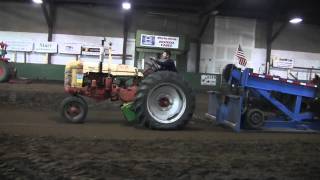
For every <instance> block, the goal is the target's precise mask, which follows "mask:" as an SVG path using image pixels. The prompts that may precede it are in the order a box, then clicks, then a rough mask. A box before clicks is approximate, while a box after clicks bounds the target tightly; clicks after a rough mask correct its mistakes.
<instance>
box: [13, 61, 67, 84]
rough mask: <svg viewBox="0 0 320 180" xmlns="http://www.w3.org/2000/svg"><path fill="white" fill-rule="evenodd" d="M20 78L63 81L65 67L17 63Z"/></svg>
mask: <svg viewBox="0 0 320 180" xmlns="http://www.w3.org/2000/svg"><path fill="white" fill-rule="evenodd" d="M15 67H16V68H17V71H18V77H25V78H29V79H40V80H61V81H62V80H63V79H64V67H65V66H64V65H52V64H51V65H49V64H24V63H16V64H15Z"/></svg>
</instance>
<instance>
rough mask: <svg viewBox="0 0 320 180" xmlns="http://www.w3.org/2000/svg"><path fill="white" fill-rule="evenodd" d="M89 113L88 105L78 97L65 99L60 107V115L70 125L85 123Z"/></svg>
mask: <svg viewBox="0 0 320 180" xmlns="http://www.w3.org/2000/svg"><path fill="white" fill-rule="evenodd" d="M87 113H88V105H87V103H86V101H85V100H84V99H82V98H81V97H78V96H70V97H67V98H65V99H64V100H63V101H62V102H61V105H60V115H61V117H62V118H63V119H64V120H65V121H66V122H70V123H83V122H84V120H85V118H86V116H87Z"/></svg>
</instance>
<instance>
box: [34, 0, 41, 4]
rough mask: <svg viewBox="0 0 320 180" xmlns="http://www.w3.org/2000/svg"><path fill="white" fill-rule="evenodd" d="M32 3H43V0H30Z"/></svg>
mask: <svg viewBox="0 0 320 180" xmlns="http://www.w3.org/2000/svg"><path fill="white" fill-rule="evenodd" d="M32 1H33V2H34V3H36V4H42V3H43V1H42V0H32Z"/></svg>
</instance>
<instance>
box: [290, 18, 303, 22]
mask: <svg viewBox="0 0 320 180" xmlns="http://www.w3.org/2000/svg"><path fill="white" fill-rule="evenodd" d="M302 21H303V19H302V18H299V17H295V18H292V19H290V21H289V22H290V23H291V24H299V23H301V22H302Z"/></svg>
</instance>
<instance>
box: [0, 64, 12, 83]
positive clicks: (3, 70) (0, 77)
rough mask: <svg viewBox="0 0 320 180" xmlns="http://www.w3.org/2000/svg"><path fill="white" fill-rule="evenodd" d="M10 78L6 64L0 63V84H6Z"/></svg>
mask: <svg viewBox="0 0 320 180" xmlns="http://www.w3.org/2000/svg"><path fill="white" fill-rule="evenodd" d="M9 77H10V69H9V66H8V63H6V62H3V61H0V83H2V82H7V81H8V80H9Z"/></svg>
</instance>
